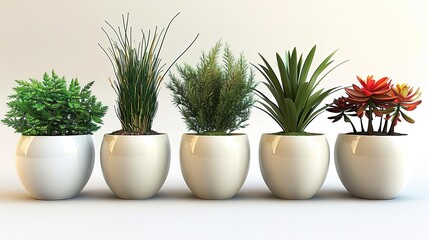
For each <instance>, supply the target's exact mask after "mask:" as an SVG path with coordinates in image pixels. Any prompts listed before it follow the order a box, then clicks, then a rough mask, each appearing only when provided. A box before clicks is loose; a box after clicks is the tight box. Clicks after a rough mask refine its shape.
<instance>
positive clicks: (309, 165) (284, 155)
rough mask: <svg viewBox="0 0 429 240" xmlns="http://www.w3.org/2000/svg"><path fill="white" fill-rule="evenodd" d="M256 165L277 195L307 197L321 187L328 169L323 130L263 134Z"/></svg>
mask: <svg viewBox="0 0 429 240" xmlns="http://www.w3.org/2000/svg"><path fill="white" fill-rule="evenodd" d="M259 165H260V169H261V173H262V177H263V178H264V181H265V183H266V184H267V186H268V188H269V189H270V190H271V192H272V193H273V194H274V195H275V196H276V197H279V198H284V199H308V198H311V197H313V196H314V195H315V194H316V192H317V191H318V190H319V189H320V187H321V186H322V184H323V182H324V181H325V178H326V175H327V173H328V167H329V146H328V142H327V140H326V137H325V135H322V134H320V135H311V136H286V135H277V134H262V136H261V140H260V144H259Z"/></svg>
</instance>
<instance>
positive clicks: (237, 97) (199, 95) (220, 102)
mask: <svg viewBox="0 0 429 240" xmlns="http://www.w3.org/2000/svg"><path fill="white" fill-rule="evenodd" d="M221 47H222V44H221V43H220V42H218V43H217V44H216V45H215V46H214V47H213V48H212V49H211V51H210V52H209V53H208V54H207V55H206V54H205V53H204V52H203V54H202V57H201V62H200V63H199V64H198V65H197V66H196V68H194V67H192V66H190V65H188V64H184V65H183V66H177V70H178V72H179V74H180V78H178V77H176V76H175V75H173V74H170V78H171V82H170V83H169V84H167V87H168V88H169V89H170V90H171V91H172V92H173V102H174V104H175V105H176V106H177V107H178V108H179V110H180V113H181V114H182V116H183V119H184V120H185V122H186V125H187V127H188V130H191V131H195V132H197V134H204V135H225V134H230V133H231V132H233V131H235V130H237V129H240V128H243V127H245V126H247V124H246V123H245V122H246V121H247V120H248V119H249V116H250V108H251V107H252V106H253V104H254V103H255V100H254V97H253V94H252V91H253V89H254V88H255V87H256V84H255V82H254V80H253V79H254V74H253V72H252V70H251V69H249V67H248V64H247V62H246V60H245V58H244V56H243V55H242V54H241V55H240V57H239V58H238V59H235V58H234V56H233V54H232V52H231V51H230V49H229V47H228V46H226V47H225V48H224V54H223V65H222V66H220V64H219V63H218V61H217V60H218V56H219V52H220V50H221Z"/></svg>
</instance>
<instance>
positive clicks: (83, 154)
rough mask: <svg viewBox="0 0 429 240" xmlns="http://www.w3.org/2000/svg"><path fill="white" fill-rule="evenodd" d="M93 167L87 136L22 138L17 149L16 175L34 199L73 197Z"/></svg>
mask: <svg viewBox="0 0 429 240" xmlns="http://www.w3.org/2000/svg"><path fill="white" fill-rule="evenodd" d="M93 168H94V143H93V141H92V137H91V136H90V135H73V136H21V137H20V139H19V142H18V145H17V148H16V169H17V172H18V176H19V178H20V180H21V183H22V185H24V187H25V189H27V191H28V192H29V193H30V194H31V196H33V197H34V198H36V199H42V200H57V199H66V198H71V197H74V196H76V195H77V194H79V193H80V192H81V191H82V189H83V187H85V185H86V183H87V182H88V180H89V178H90V176H91V173H92V170H93Z"/></svg>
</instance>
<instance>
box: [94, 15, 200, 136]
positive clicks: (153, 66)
mask: <svg viewBox="0 0 429 240" xmlns="http://www.w3.org/2000/svg"><path fill="white" fill-rule="evenodd" d="M177 15H178V14H177ZM177 15H176V16H177ZM176 16H174V17H173V18H172V19H171V20H170V22H169V24H168V26H167V28H164V29H162V30H161V32H160V33H158V29H157V28H156V29H155V31H154V32H153V34H152V33H151V31H150V30H149V31H148V32H147V33H144V32H143V30H142V37H141V40H140V41H137V42H136V41H135V40H134V39H133V37H132V28H131V27H129V26H128V19H129V15H127V17H126V18H125V17H124V16H123V15H122V24H123V26H122V27H123V28H122V29H121V28H120V27H118V28H117V29H115V28H114V27H113V26H112V25H111V24H109V23H108V22H107V21H106V23H107V25H108V26H109V27H110V29H111V30H112V31H113V32H114V36H115V37H116V40H114V39H112V38H111V37H110V36H109V34H108V33H107V32H106V30H104V29H103V28H102V30H103V31H104V33H105V34H106V36H107V38H108V40H109V44H110V45H109V47H108V48H107V50H106V49H104V48H103V47H102V46H101V45H100V47H101V48H102V49H103V51H104V52H105V53H106V55H107V56H108V58H109V60H110V62H111V64H112V66H113V69H114V71H115V75H116V81H111V80H110V79H109V80H110V82H111V85H112V87H113V89H114V90H115V92H116V94H117V97H118V98H117V101H116V103H117V104H116V106H115V111H116V115H117V116H118V118H119V120H120V122H121V125H122V130H121V131H117V132H115V133H118V132H119V134H127V135H134V134H152V133H154V131H152V123H153V120H154V118H155V114H156V112H157V109H158V92H159V87H160V84H161V82H162V80H163V79H164V76H165V74H166V73H167V72H168V70H169V69H170V68H171V67H172V66H173V64H174V63H175V62H176V61H177V60H178V59H179V58H180V57H181V56H182V55H183V54H184V53H185V52H186V51H187V50H188V49H189V47H190V46H191V45H192V44H193V43H194V42H195V40H196V39H197V37H198V35H197V37H196V38H195V39H194V40H193V41H192V42H191V44H190V45H189V46H188V47H187V48H186V49H185V50H184V51H183V52H182V53H181V54H180V55H179V57H177V58H176V60H174V61H173V63H172V64H171V65H170V66H169V67H168V68H167V70H166V71H165V72H164V71H163V67H164V65H165V64H162V63H161V57H160V52H161V49H162V47H163V44H164V40H165V37H166V36H167V32H168V29H169V27H170V25H171V23H172V21H173V20H174V18H176Z"/></svg>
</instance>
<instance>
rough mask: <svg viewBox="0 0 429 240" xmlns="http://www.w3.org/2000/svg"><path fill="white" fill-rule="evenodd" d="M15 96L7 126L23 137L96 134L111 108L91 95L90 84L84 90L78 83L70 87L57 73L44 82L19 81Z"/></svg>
mask: <svg viewBox="0 0 429 240" xmlns="http://www.w3.org/2000/svg"><path fill="white" fill-rule="evenodd" d="M16 82H17V83H18V86H17V87H15V88H14V90H15V94H13V95H10V96H9V99H10V100H11V101H10V102H8V103H7V105H8V106H9V108H10V109H9V111H8V112H7V113H6V116H5V118H4V119H3V120H2V122H3V123H4V124H6V125H7V126H9V127H12V128H14V129H15V132H18V133H21V134H22V135H34V136H45V135H46V136H55V135H84V134H92V133H93V132H94V131H96V130H98V129H99V128H100V124H102V117H103V116H104V115H105V114H106V111H107V106H103V105H102V103H101V102H98V101H97V98H96V97H95V96H93V95H92V94H91V90H90V88H91V86H92V85H93V84H94V82H90V83H88V84H87V85H85V86H84V87H83V88H81V86H80V84H79V82H78V80H77V79H72V80H71V82H70V85H69V86H68V87H67V81H66V79H65V78H64V77H62V78H60V77H58V75H57V74H55V72H54V71H52V75H51V76H50V75H48V74H47V73H45V74H44V75H43V81H39V80H37V79H30V81H23V80H17V81H16Z"/></svg>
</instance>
